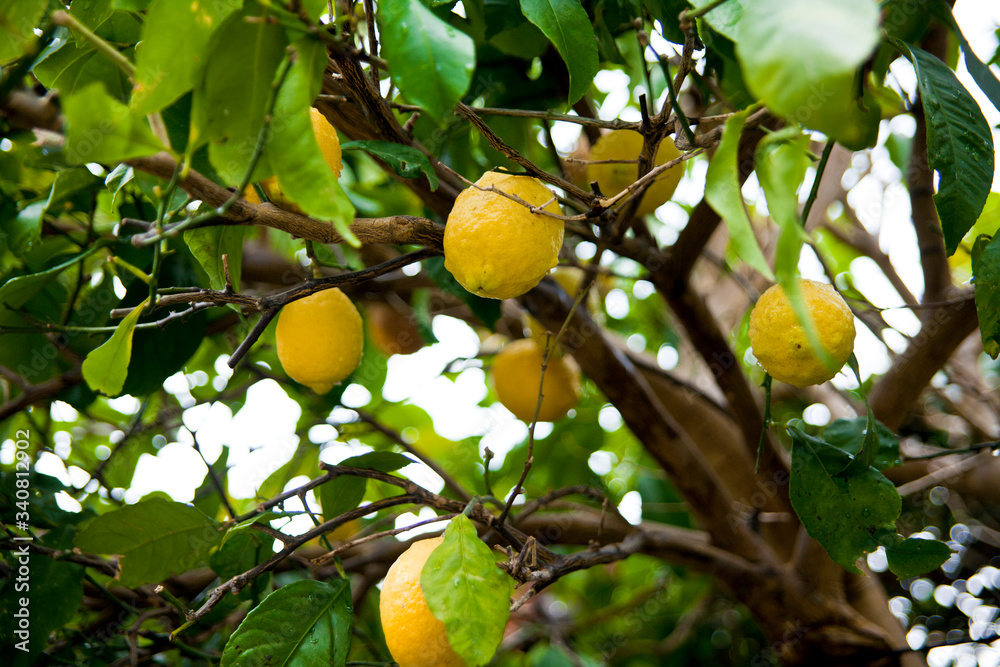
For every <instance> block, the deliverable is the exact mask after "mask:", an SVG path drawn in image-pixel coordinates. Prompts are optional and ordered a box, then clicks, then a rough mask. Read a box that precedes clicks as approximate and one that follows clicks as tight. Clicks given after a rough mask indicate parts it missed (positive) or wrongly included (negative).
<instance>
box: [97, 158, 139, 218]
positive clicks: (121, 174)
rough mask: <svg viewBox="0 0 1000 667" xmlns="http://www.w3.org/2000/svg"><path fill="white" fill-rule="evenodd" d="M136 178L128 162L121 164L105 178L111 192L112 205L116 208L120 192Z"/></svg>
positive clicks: (105, 183)
mask: <svg viewBox="0 0 1000 667" xmlns="http://www.w3.org/2000/svg"><path fill="white" fill-rule="evenodd" d="M133 178H135V172H134V171H132V167H130V166H128V165H127V164H120V165H118V166H117V167H115V168H114V169H112V170H111V172H110V173H108V175H107V176H106V177H105V178H104V185H106V186H107V188H108V192H110V193H111V207H112V208H114V206H115V201H116V200H117V199H118V193H119V192H121V191H122V188H124V187H125V186H126V185H128V184H129V183H130V182H131V181H132V179H133Z"/></svg>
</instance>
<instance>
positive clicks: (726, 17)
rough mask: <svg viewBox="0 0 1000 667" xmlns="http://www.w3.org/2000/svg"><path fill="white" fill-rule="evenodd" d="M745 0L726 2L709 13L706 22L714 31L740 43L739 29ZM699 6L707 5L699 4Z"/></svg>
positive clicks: (704, 3)
mask: <svg viewBox="0 0 1000 667" xmlns="http://www.w3.org/2000/svg"><path fill="white" fill-rule="evenodd" d="M744 1H745V0H726V2H723V3H722V4H721V5H719V6H718V7H716V8H714V9H712V10H711V11H709V12H707V13H706V14H705V16H704V20H705V22H706V23H708V25H710V26H712V29H713V30H715V31H716V32H718V33H719V34H721V35H724V36H725V37H726V38H727V39H729V40H730V41H732V42H734V43H735V42H738V41H739V39H740V38H739V29H740V26H741V25H742V21H743V11H744V10H743V3H744ZM697 4H698V5H702V6H704V5H707V4H708V3H707V2H699V3H697Z"/></svg>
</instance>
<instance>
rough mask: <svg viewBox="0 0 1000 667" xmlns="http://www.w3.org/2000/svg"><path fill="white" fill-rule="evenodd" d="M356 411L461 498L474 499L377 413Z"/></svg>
mask: <svg viewBox="0 0 1000 667" xmlns="http://www.w3.org/2000/svg"><path fill="white" fill-rule="evenodd" d="M354 412H355V413H357V415H358V419H360V420H361V421H362V422H364V423H365V424H368V425H369V426H371V427H372V428H374V429H375V430H376V431H378V432H379V433H381V434H382V435H384V436H386V437H387V438H389V439H390V440H392V441H393V442H394V443H395V444H397V445H399V446H400V447H402V448H403V449H405V450H406V452H407V453H409V454H412V455H413V456H416V457H417V458H418V459H419V460H420V461H421V462H422V463H423V464H424V465H426V466H427V467H428V468H430V469H431V470H433V471H434V472H435V473H437V475H438V476H439V477H440V478H441V479H442V480H444V484H445V486H447V487H448V488H449V489H451V490H452V491H453V492H454V493H455V495H457V496H458V497H459V498H460V499H461V500H463V501H465V502H469V501H470V500H472V494H471V493H469V492H468V491H466V490H465V488H464V487H463V486H462V485H461V484H459V483H458V482H457V481H456V480H455V478H454V477H452V476H451V475H450V474H448V471H447V470H445V469H444V468H442V467H441V466H439V465H438V464H437V463H435V462H434V460H433V459H431V458H430V457H428V456H424V455H423V454H422V453H421V452H419V451H418V450H417V449H415V448H414V447H413V446H412V445H411V444H410V443H408V442H406V440H404V439H403V437H402V436H401V435H400V434H399V433H397V432H396V431H394V430H393V429H391V428H389V427H388V426H386V425H384V424H382V423H381V422H379V421H378V420H377V419H376V418H375V415H373V414H371V413H368V412H365V411H364V410H358V409H355V410H354Z"/></svg>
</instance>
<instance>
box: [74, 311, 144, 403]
mask: <svg viewBox="0 0 1000 667" xmlns="http://www.w3.org/2000/svg"><path fill="white" fill-rule="evenodd" d="M145 305H146V302H145V301H143V302H142V304H141V305H139V306H136V307H135V308H133V309H132V312H130V313H129V314H128V315H126V316H125V317H124V319H122V321H121V322H120V323H119V324H118V327H117V328H116V329H115V331H114V333H112V334H111V338H109V339H108V340H107V341H106V342H105V343H104V344H103V345H101V346H100V347H98V348H96V349H94V350H92V351H91V352H90V354H88V355H87V358H86V359H84V360H83V366H82V371H83V379H84V380H86V381H87V386H89V387H90V388H91V389H93V390H94V391H97V392H100V393H102V394H104V395H105V396H117V395H118V394H120V393H121V390H122V387H123V386H124V385H125V378H126V377H127V376H128V364H129V361H130V360H131V359H132V334H133V333H134V331H135V325H136V322H138V321H139V316H140V315H142V309H143V307H144V306H145Z"/></svg>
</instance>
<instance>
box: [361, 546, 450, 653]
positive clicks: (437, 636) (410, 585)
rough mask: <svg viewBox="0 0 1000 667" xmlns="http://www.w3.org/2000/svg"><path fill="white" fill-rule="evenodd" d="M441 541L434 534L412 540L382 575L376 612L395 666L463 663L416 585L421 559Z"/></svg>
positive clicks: (418, 584)
mask: <svg viewBox="0 0 1000 667" xmlns="http://www.w3.org/2000/svg"><path fill="white" fill-rule="evenodd" d="M443 541H444V538H443V537H435V538H431V539H429V540H420V541H419V542H414V543H413V545H412V546H411V547H410V548H409V549H407V550H406V551H405V552H403V555H402V556H400V557H399V558H397V559H396V562H395V563H393V564H392V567H390V568H389V572H388V573H387V574H386V575H385V582H384V583H383V584H382V595H381V597H380V599H379V613H380V615H381V617H382V631H383V632H384V633H385V643H386V645H388V647H389V652H390V653H391V654H392V659H393V660H395V661H396V662H397V663H398V664H399V667H465V661H464V660H462V658H461V657H460V656H459V655H458V654H457V653H455V650H454V649H453V648H452V647H451V644H449V643H448V633H447V631H446V630H445V626H444V623H442V622H441V621H440V620H438V618H437V617H435V616H434V614H432V613H431V609H430V607H428V606H427V600H426V599H424V592H423V590H422V589H421V588H420V573H421V571H422V570H423V569H424V563H425V562H427V558H428V556H430V555H431V552H432V551H434V550H435V549H436V548H437V547H438V545H440V544H441V542H443Z"/></svg>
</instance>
